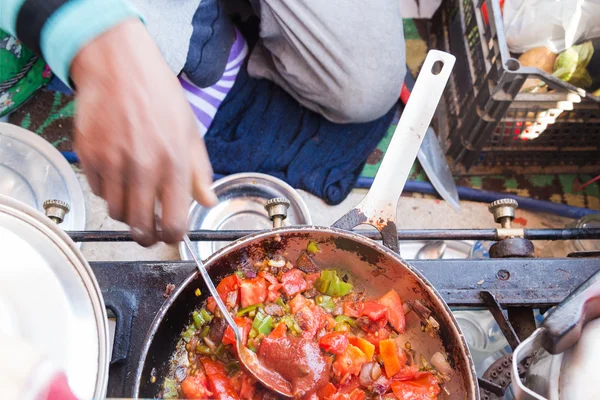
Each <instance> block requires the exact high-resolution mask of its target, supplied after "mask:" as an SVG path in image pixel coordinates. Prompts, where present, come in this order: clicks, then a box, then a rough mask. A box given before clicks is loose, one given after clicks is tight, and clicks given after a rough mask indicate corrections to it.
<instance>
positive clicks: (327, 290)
mask: <svg viewBox="0 0 600 400" xmlns="http://www.w3.org/2000/svg"><path fill="white" fill-rule="evenodd" d="M315 289H317V290H318V291H319V292H321V293H323V294H326V295H329V296H335V297H341V296H345V295H347V294H348V293H350V292H351V291H352V289H353V286H352V285H351V284H349V283H346V282H344V281H343V280H341V279H340V277H339V276H338V274H337V272H336V271H335V270H331V269H326V270H324V271H321V275H319V278H318V279H317V281H316V282H315Z"/></svg>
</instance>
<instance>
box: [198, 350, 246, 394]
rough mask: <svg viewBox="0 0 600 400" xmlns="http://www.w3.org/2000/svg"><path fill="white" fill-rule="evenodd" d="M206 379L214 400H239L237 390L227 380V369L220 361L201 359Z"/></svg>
mask: <svg viewBox="0 0 600 400" xmlns="http://www.w3.org/2000/svg"><path fill="white" fill-rule="evenodd" d="M200 361H201V362H202V366H203V367H204V371H206V377H207V378H208V387H209V388H210V391H211V392H212V394H213V395H212V398H215V399H218V400H237V399H239V397H238V394H237V393H236V391H235V389H234V388H233V386H232V385H231V383H230V382H229V380H228V379H227V373H226V372H225V367H223V364H221V363H220V362H218V361H213V360H211V359H210V358H209V357H202V358H201V359H200Z"/></svg>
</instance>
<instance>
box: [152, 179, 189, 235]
mask: <svg viewBox="0 0 600 400" xmlns="http://www.w3.org/2000/svg"><path fill="white" fill-rule="evenodd" d="M187 182H188V185H187V186H183V185H182V184H181V182H180V178H178V177H167V178H166V179H165V180H164V181H163V185H162V188H161V193H160V202H161V206H162V207H161V208H162V218H161V229H162V234H163V236H162V238H161V239H162V240H163V241H165V242H167V243H176V242H179V241H181V238H182V237H183V233H184V232H185V231H186V230H187V215H188V210H189V206H190V200H191V199H190V192H189V182H190V176H189V174H188V176H187Z"/></svg>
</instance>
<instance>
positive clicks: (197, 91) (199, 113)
mask: <svg viewBox="0 0 600 400" xmlns="http://www.w3.org/2000/svg"><path fill="white" fill-rule="evenodd" d="M247 55H248V44H247V43H246V40H245V39H244V37H243V36H242V34H241V33H240V31H238V30H237V29H236V30H235V42H234V43H233V45H232V46H231V51H230V52H229V58H228V59H227V65H226V66H225V72H223V76H222V77H221V79H220V80H219V81H218V82H217V83H215V84H214V85H212V86H209V87H206V88H200V87H198V86H196V85H194V84H193V83H192V81H191V80H190V79H189V78H188V77H187V76H186V75H185V73H183V72H182V73H181V74H180V75H179V82H181V86H182V87H183V90H184V92H185V97H186V98H187V100H188V102H189V103H190V105H191V106H192V110H193V111H194V114H195V115H196V121H197V122H198V130H199V132H200V135H201V136H204V135H205V134H206V131H208V128H209V127H210V124H211V123H212V121H213V119H214V117H215V114H216V113H217V110H218V109H219V106H220V105H221V102H222V101H223V100H224V99H225V96H227V93H229V91H230V90H231V88H232V87H233V84H234V82H235V79H236V78H237V75H238V72H239V71H240V67H241V66H242V64H243V63H244V60H245V59H246V56H247Z"/></svg>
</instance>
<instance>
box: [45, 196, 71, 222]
mask: <svg viewBox="0 0 600 400" xmlns="http://www.w3.org/2000/svg"><path fill="white" fill-rule="evenodd" d="M44 210H46V217H48V218H50V219H51V220H52V221H54V222H55V223H56V224H60V223H61V222H63V221H64V219H65V215H67V213H68V212H69V211H71V207H69V205H68V204H67V203H65V202H64V201H62V200H56V199H52V200H46V201H45V202H44Z"/></svg>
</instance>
